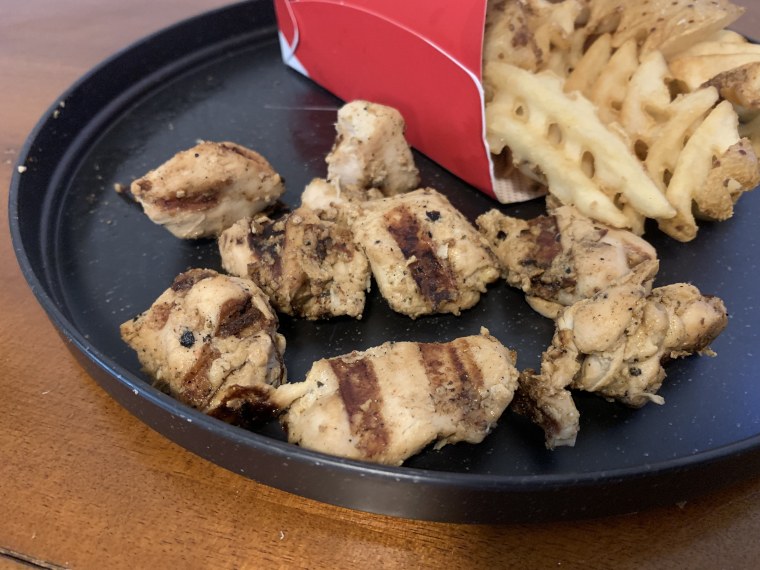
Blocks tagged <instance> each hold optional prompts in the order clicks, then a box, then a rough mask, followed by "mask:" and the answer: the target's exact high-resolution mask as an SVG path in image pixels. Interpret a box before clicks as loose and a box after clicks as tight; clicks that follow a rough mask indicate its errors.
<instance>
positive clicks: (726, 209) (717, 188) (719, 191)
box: [694, 139, 760, 221]
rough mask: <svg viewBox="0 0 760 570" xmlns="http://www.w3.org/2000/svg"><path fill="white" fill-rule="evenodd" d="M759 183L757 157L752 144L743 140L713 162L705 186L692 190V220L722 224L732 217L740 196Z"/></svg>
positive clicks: (699, 185)
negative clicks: (693, 210) (695, 218)
mask: <svg viewBox="0 0 760 570" xmlns="http://www.w3.org/2000/svg"><path fill="white" fill-rule="evenodd" d="M758 183H760V170H759V169H758V160H757V155H755V153H754V151H753V150H752V147H751V143H750V142H749V140H747V139H742V140H740V141H739V142H738V143H736V144H734V145H732V146H730V147H729V148H728V150H727V151H726V152H724V153H723V155H721V156H720V158H718V160H716V161H714V164H713V167H712V170H710V174H709V175H708V176H707V180H706V181H705V183H704V184H698V185H697V186H696V188H695V189H694V206H695V208H696V210H695V216H696V217H697V218H700V219H703V220H711V221H723V220H727V219H728V218H730V217H731V216H732V215H733V214H734V204H735V203H736V201H737V200H738V199H739V196H741V194H742V193H743V192H745V191H746V190H747V189H749V188H754V187H755V186H757V185H758Z"/></svg>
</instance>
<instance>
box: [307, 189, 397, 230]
mask: <svg viewBox="0 0 760 570" xmlns="http://www.w3.org/2000/svg"><path fill="white" fill-rule="evenodd" d="M383 197H384V196H383V193H382V192H380V190H378V189H377V188H370V189H369V190H365V189H360V188H355V187H353V186H349V187H347V188H341V186H340V185H339V184H338V183H337V182H330V181H329V180H325V179H324V178H315V179H314V180H312V181H311V182H309V183H308V184H307V185H306V188H305V189H304V191H303V194H301V207H302V208H309V209H310V210H314V211H315V212H327V213H328V215H329V216H332V217H336V218H339V219H341V220H344V221H348V220H351V219H353V218H354V217H356V215H357V213H358V211H359V207H360V206H361V204H362V202H366V201H368V200H378V199H380V198H383ZM320 217H322V215H321V214H320Z"/></svg>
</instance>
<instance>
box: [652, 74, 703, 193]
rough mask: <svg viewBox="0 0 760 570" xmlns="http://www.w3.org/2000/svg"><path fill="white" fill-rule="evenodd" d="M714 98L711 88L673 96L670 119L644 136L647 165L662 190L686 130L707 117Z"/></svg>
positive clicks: (669, 179)
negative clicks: (646, 149) (646, 136)
mask: <svg viewBox="0 0 760 570" xmlns="http://www.w3.org/2000/svg"><path fill="white" fill-rule="evenodd" d="M717 100H718V92H717V91H716V90H715V89H714V88H708V89H701V90H699V91H695V92H694V93H689V94H686V95H682V96H680V97H678V98H676V100H675V101H673V103H672V104H671V105H670V107H669V108H668V111H669V113H670V116H669V118H668V119H669V120H668V121H667V122H663V123H662V124H660V125H659V126H658V127H657V128H656V129H654V130H652V132H651V133H650V135H649V136H648V138H646V140H645V142H646V143H647V145H648V151H647V157H646V161H645V164H646V168H647V171H648V172H649V174H650V176H651V177H652V180H654V181H655V183H656V184H657V185H658V187H659V188H660V189H661V190H662V191H663V192H665V190H666V188H667V186H668V183H669V182H670V181H671V178H672V176H673V172H674V171H675V169H676V165H677V163H678V157H679V156H680V155H681V151H682V150H683V145H684V140H686V138H687V137H688V134H689V130H690V129H691V128H692V126H693V125H694V124H697V123H698V122H699V121H701V120H703V119H704V118H705V117H706V116H707V113H708V112H709V111H710V109H711V108H712V106H713V105H715V103H716V101H717Z"/></svg>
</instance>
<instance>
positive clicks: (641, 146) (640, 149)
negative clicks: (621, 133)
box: [633, 139, 649, 162]
mask: <svg viewBox="0 0 760 570" xmlns="http://www.w3.org/2000/svg"><path fill="white" fill-rule="evenodd" d="M633 152H635V153H636V157H637V158H638V159H639V160H640V161H641V162H644V161H645V160H646V159H647V155H648V154H649V145H648V144H647V143H645V142H644V141H643V140H641V139H639V140H637V141H636V142H635V143H634V145H633Z"/></svg>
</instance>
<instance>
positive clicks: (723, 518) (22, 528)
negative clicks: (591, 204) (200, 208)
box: [0, 0, 760, 569]
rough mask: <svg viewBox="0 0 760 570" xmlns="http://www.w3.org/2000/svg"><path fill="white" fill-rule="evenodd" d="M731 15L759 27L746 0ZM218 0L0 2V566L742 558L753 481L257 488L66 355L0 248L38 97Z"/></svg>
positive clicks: (570, 564)
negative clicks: (469, 490) (571, 510)
mask: <svg viewBox="0 0 760 570" xmlns="http://www.w3.org/2000/svg"><path fill="white" fill-rule="evenodd" d="M739 3H740V4H743V5H745V6H747V7H748V13H747V15H745V17H744V19H743V21H742V23H741V24H740V26H739V28H740V29H741V30H742V31H744V32H745V33H747V34H750V35H755V36H760V2H756V1H755V0H743V2H739ZM223 4H225V2H223V1H222V0H152V1H147V0H130V1H129V2H123V1H116V0H77V1H73V0H71V1H60V0H26V1H25V2H14V1H12V0H0V188H2V192H3V194H2V199H1V200H0V202H1V203H2V213H1V214H2V215H0V264H1V265H2V267H4V268H5V269H4V270H3V280H2V286H1V287H0V315H2V316H1V317H0V366H1V370H2V372H1V373H0V378H1V380H0V385H1V386H2V395H1V396H0V567H9V568H14V567H19V568H22V567H28V566H32V567H39V568H59V567H65V568H81V569H90V568H92V569H100V568H109V569H110V568H350V567H360V568H439V567H440V568H471V567H483V568H512V567H514V568H549V567H551V568H711V569H712V568H754V567H756V563H757V560H758V559H760V541H758V540H757V537H758V535H760V477H758V478H757V479H754V480H752V481H749V482H745V483H743V484H740V485H736V486H733V487H731V488H729V489H725V490H721V491H719V492H715V493H714V494H711V495H709V496H704V497H701V498H699V499H697V500H694V501H690V502H688V503H686V504H681V505H673V506H670V507H664V508H660V509H655V510H650V511H647V512H642V513H638V514H635V515H629V516H625V517H614V518H606V519H602V520H591V521H580V522H572V523H554V524H540V525H537V524H535V525H502V526H466V525H451V524H438V523H425V522H416V521H409V520H400V519H393V518H389V517H383V516H375V515H369V514H364V513H359V512H353V511H349V510H345V509H341V508H336V507H331V506H328V505H323V504H319V503H316V502H313V501H310V500H305V499H301V498H299V497H297V496H294V495H290V494H287V493H284V492H280V491H277V490H274V489H271V488H268V487H264V486H261V485H258V484H256V483H254V482H252V481H250V480H248V479H244V478H243V477H240V476H237V475H235V474H232V473H230V472H227V471H225V470H224V469H221V468H219V467H217V466H215V465H213V464H211V463H209V462H207V461H205V460H203V459H200V458H198V457H197V456H195V455H193V454H191V453H189V452H187V451H185V450H184V449H182V448H180V447H179V446H177V445H175V444H173V443H172V442H171V441H169V440H168V439H166V438H164V437H162V436H160V435H158V434H157V433H155V432H153V431H151V430H150V429H149V428H147V427H146V426H145V425H143V424H142V423H140V422H139V421H138V420H137V419H135V418H134V417H132V416H131V415H130V414H129V413H127V412H126V411H124V410H123V409H122V408H121V407H120V406H119V405H117V404H116V403H115V402H114V401H113V400H111V399H110V398H109V396H108V395H107V394H106V393H105V392H104V391H103V390H102V389H101V388H100V387H99V386H98V385H97V384H96V383H95V382H94V381H93V380H91V379H90V378H89V377H88V376H87V375H86V374H85V372H84V371H83V370H82V368H80V366H79V365H78V364H77V363H76V361H75V360H74V359H73V357H72V356H71V355H70V354H69V352H68V350H67V349H66V348H65V346H64V343H63V341H62V340H61V339H60V338H59V336H58V335H57V333H56V331H55V329H54V328H53V326H52V325H51V324H50V323H49V321H48V320H47V318H46V316H45V315H44V313H43V311H42V309H41V308H40V307H39V306H38V304H37V302H36V300H35V299H34V297H33V295H32V293H31V291H30V290H29V288H28V286H27V284H26V282H25V281H24V279H23V277H22V275H21V273H20V271H19V269H18V266H17V264H16V261H15V257H14V253H13V249H12V246H11V242H10V238H9V231H8V221H7V217H8V216H7V192H8V185H9V181H10V178H11V173H12V171H13V169H15V167H16V158H17V155H18V152H19V149H20V148H21V146H22V145H23V143H24V140H25V138H26V137H27V135H28V133H29V132H30V130H31V129H32V127H33V126H34V124H35V123H36V122H37V120H38V119H39V117H40V116H41V115H42V114H43V113H44V112H45V110H46V109H47V108H48V106H49V105H50V104H51V103H52V102H53V101H55V99H56V97H57V96H58V95H59V94H60V93H61V92H63V91H64V90H65V89H66V88H67V87H68V86H69V85H70V84H71V83H72V82H73V81H75V80H76V79H77V78H78V77H79V76H80V75H82V74H83V73H85V72H86V71H87V70H88V69H90V68H91V67H92V66H93V65H95V64H97V63H98V62H100V61H101V60H102V59H104V58H105V57H107V56H108V55H110V54H111V53H113V52H114V51H116V50H118V49H121V48H123V47H125V46H127V45H128V44H129V43H131V42H132V41H134V40H137V39H139V38H140V37H142V36H144V35H146V34H148V33H150V32H153V31H156V30H158V29H160V28H162V27H164V26H166V25H169V24H171V23H173V22H175V21H177V20H180V19H183V18H185V17H187V16H190V15H193V14H196V13H199V12H202V11H204V10H207V9H212V8H215V7H218V6H221V5H223Z"/></svg>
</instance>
